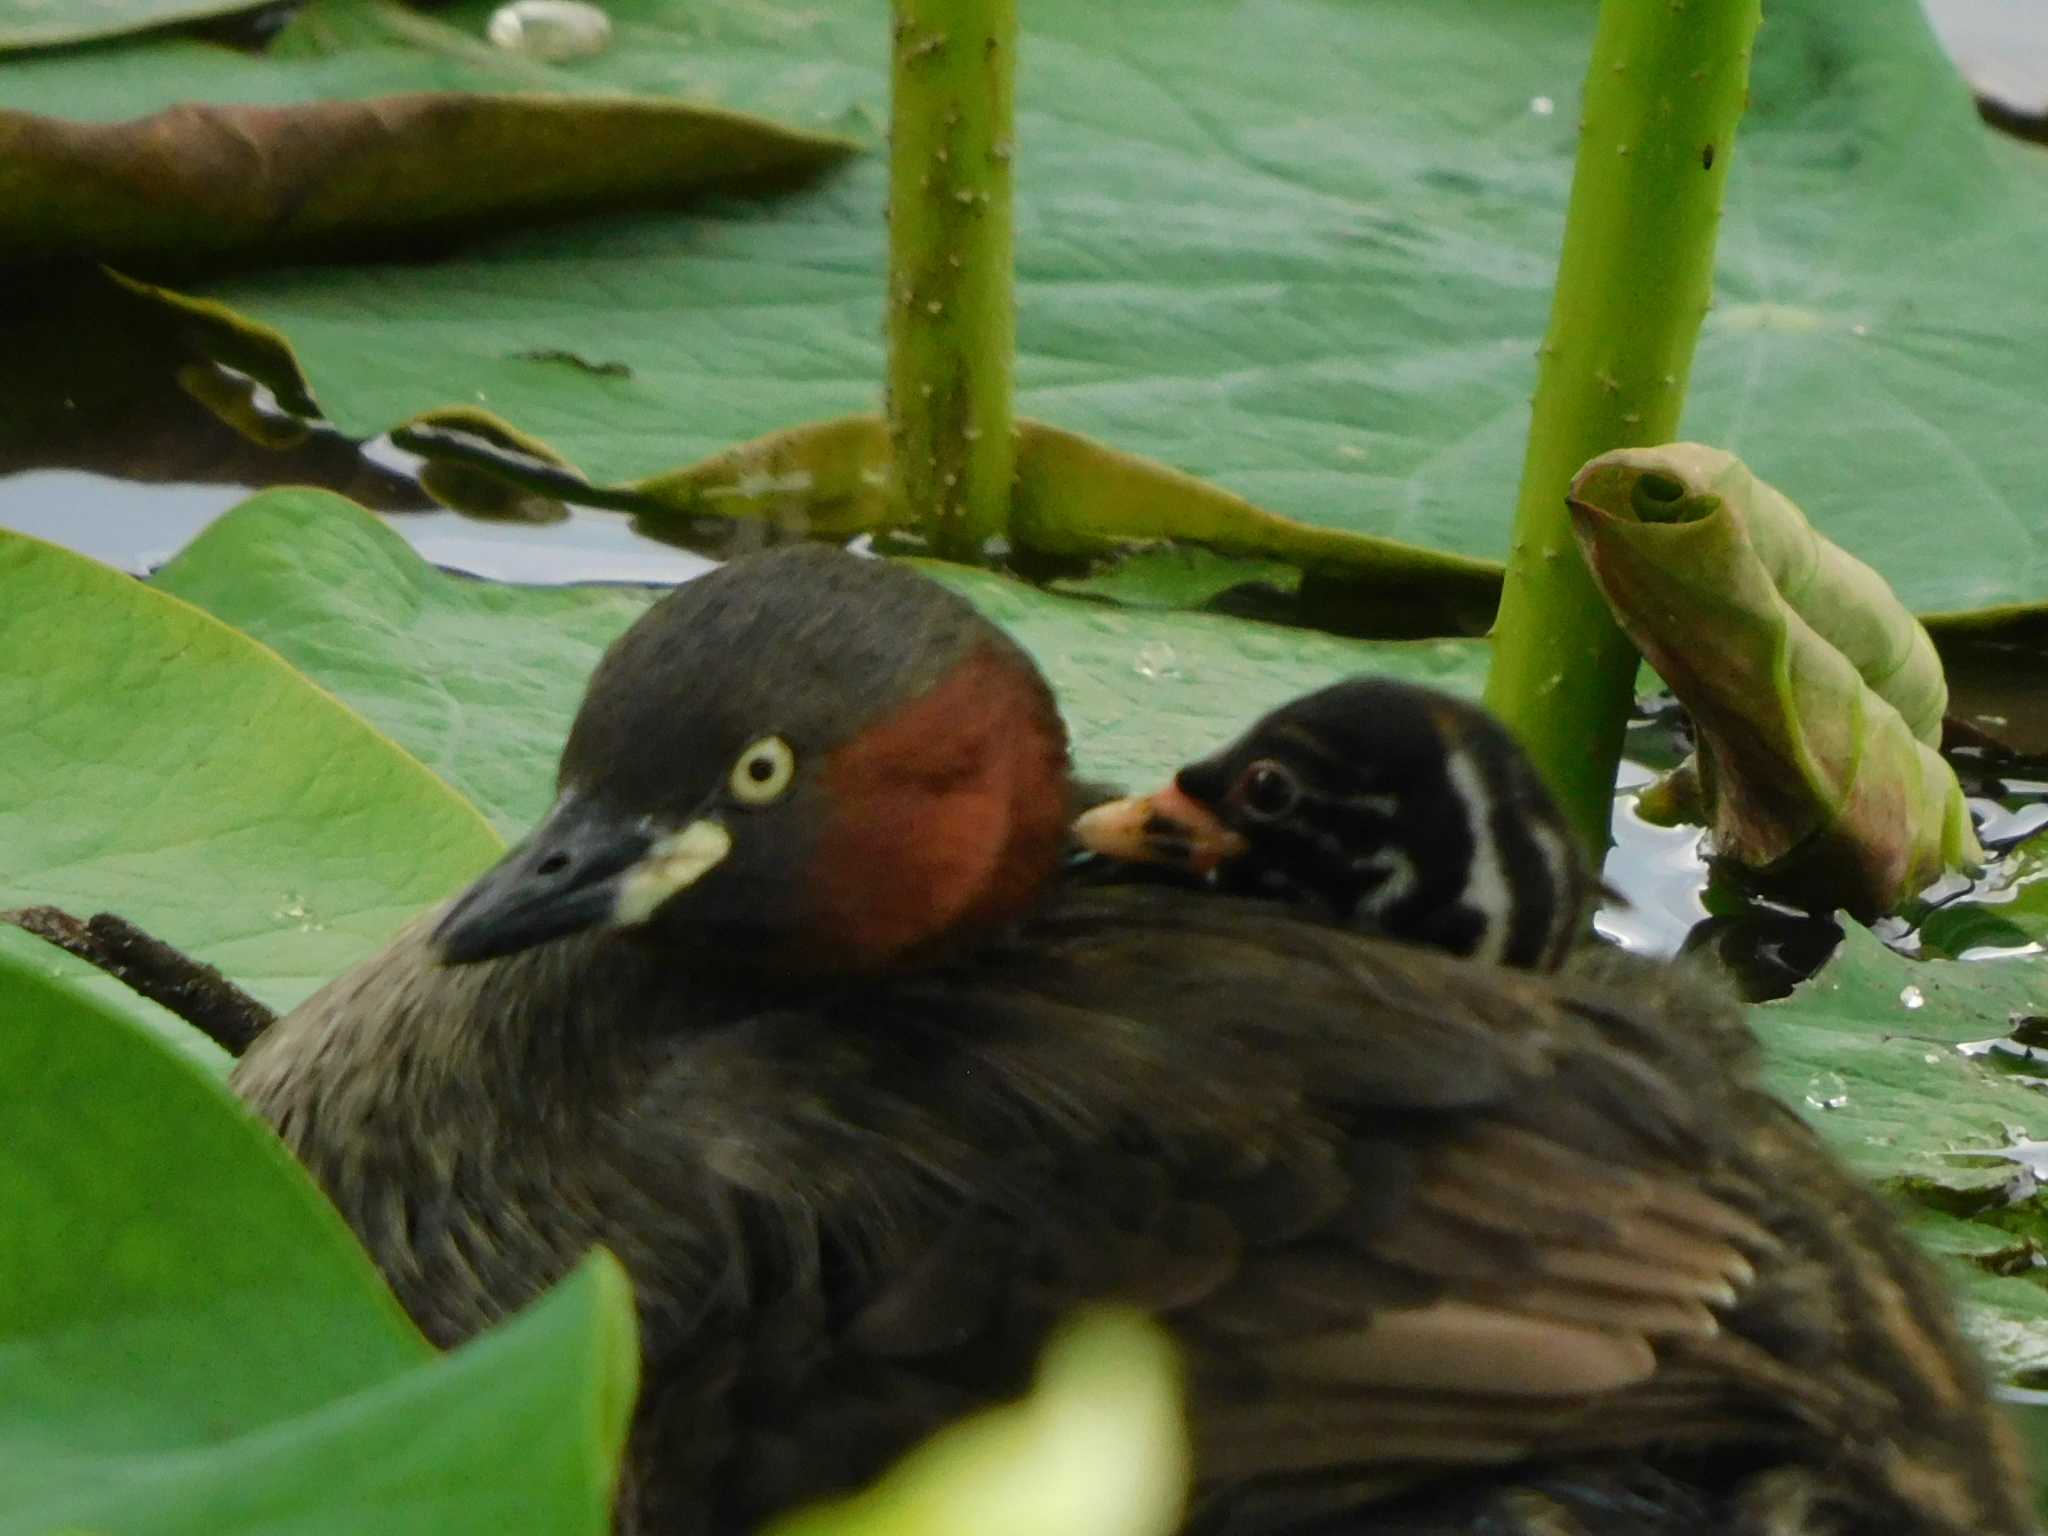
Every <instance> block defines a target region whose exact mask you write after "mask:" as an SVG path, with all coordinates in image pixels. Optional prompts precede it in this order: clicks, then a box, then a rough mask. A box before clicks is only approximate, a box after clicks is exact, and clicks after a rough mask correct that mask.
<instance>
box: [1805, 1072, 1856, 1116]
mask: <svg viewBox="0 0 2048 1536" xmlns="http://www.w3.org/2000/svg"><path fill="white" fill-rule="evenodd" d="M1806 1102H1807V1103H1809V1104H1811V1105H1812V1106H1813V1107H1814V1108H1815V1109H1847V1108H1848V1107H1849V1085H1848V1084H1847V1083H1845V1082H1844V1081H1842V1074H1841V1073H1839V1072H1816V1073H1814V1075H1813V1076H1812V1077H1809V1078H1808V1079H1807V1080H1806Z"/></svg>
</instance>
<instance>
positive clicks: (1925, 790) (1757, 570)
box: [1571, 443, 1983, 916]
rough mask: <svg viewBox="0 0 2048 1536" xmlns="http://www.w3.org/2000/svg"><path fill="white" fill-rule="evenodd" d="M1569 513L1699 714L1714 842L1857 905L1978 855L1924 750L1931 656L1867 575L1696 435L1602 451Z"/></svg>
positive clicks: (1641, 635)
mask: <svg viewBox="0 0 2048 1536" xmlns="http://www.w3.org/2000/svg"><path fill="white" fill-rule="evenodd" d="M1571 511H1572V520H1573V530H1574V532H1575V533H1576V534H1577V535H1578V540H1579V547H1580V549H1581V550H1582V551H1583V552H1584V554H1585V557H1586V564H1587V565H1588V566H1589V567H1590V568H1591V570H1592V572H1593V578H1594V580H1595V581H1596V582H1597V583H1598V584H1599V587H1600V590H1601V592H1602V593H1603V594H1604V595H1605V596H1606V598H1607V602H1608V605H1609V606H1610V607H1611V608H1612V609H1613V610H1614V615H1615V617H1616V619H1617V620H1619V621H1620V623H1621V627H1622V628H1623V629H1624V630H1625V631H1627V633H1628V636H1629V638H1630V639H1631V640H1633V641H1634V642H1635V645H1636V647H1637V649H1638V650H1640V651H1641V652H1642V653H1643V655H1644V657H1645V658H1646V659H1647V660H1648V661H1649V662H1650V664H1651V665H1652V666H1654V667H1655V668H1656V669H1657V671H1658V674H1659V675H1660V676H1662V677H1663V679H1664V681H1665V682H1666V683H1668V684H1669V685H1670V687H1671V690H1672V692H1674V693H1676V694H1677V695H1678V697H1679V699H1680V701H1681V702H1682V703H1684V705H1685V706H1686V708H1687V709H1688V710H1689V711H1691V713H1692V717H1693V720H1694V721H1695V723H1696V724H1697V725H1698V727H1699V731H1700V755H1699V758H1698V770H1697V771H1698V783H1699V788H1700V791H1701V792H1702V794H1703V796H1704V798H1705V801H1706V810H1707V813H1708V815H1709V817H1710V818H1711V824H1712V827H1713V833H1714V848H1715V852H1716V854H1717V855H1718V856H1719V857H1721V858H1724V859H1728V860H1732V861H1734V862H1735V863H1737V864H1739V865H1741V866H1742V867H1743V868H1745V869H1748V870H1750V871H1751V872H1753V873H1754V874H1755V875H1756V876H1757V878H1758V879H1760V880H1762V881H1764V882H1766V883H1768V884H1770V885H1771V886H1773V887H1774V888H1783V889H1789V890H1792V891H1794V892H1795V893H1798V894H1800V895H1802V896H1803V897H1805V898H1806V899H1807V900H1809V901H1810V902H1817V903H1818V904H1819V905H1820V906H1821V908H1822V910H1827V909H1830V908H1833V907H1837V906H1842V907H1847V908H1849V909H1851V910H1853V911H1857V912H1861V913H1863V914H1864V915H1866V916H1868V915H1872V914H1874V913H1877V912H1883V911H1889V910H1890V909H1891V908H1892V907H1894V906H1896V905H1897V904H1898V903H1899V901H1900V900H1901V899H1903V898H1904V897H1905V896H1907V895H1908V894H1910V893H1911V892H1913V891H1916V890H1918V889H1920V888H1921V887H1922V886H1924V885H1926V884H1927V883H1928V882H1929V881H1931V880H1933V879H1934V878H1935V877H1936V876H1937V875H1939V874H1941V873H1942V872H1943V870H1945V869H1949V868H1953V867H1955V866H1957V865H1959V864H1964V863H1974V862H1976V861H1977V860H1979V859H1981V858H1982V856H1983V850H1982V849H1981V848H1979V847H1978V846H1977V838H1976V834H1975V833H1974V832H1973V831H1972V830H1971V827H1970V816H1969V810H1968V808H1967V807H1966V806H1965V805H1964V803H1963V792H1962V787H1961V786H1960V785H1959V784H1957V782H1956V777H1955V774H1954V773H1953V772H1952V771H1951V770H1950V769H1949V767H1948V765H1947V764H1946V763H1944V762H1943V761H1942V760H1941V756H1940V754H1939V753H1938V752H1937V751H1936V750H1935V748H1936V745H1937V744H1938V743H1939V742H1940V740H1941V719H1942V712H1943V709H1944V706H1945V705H1946V703H1947V700H1948V690H1947V688H1946V686H1945V685H1944V684H1943V682H1942V676H1941V662H1940V660H1939V658H1937V657H1936V655H1935V654H1934V646H1933V643H1932V642H1931V641H1930V640H1929V639H1928V638H1927V632H1926V630H1924V629H1922V628H1921V626H1920V625H1919V624H1918V623H1917V622H1916V621H1915V620H1914V618H1913V616H1912V615H1911V614H1910V613H1908V612H1907V611H1906V610H1905V608H1904V607H1903V606H1902V605H1901V604H1900V603H1899V601H1898V599H1897V598H1895V597H1894V596H1893V595H1892V593H1891V591H1890V589H1889V588H1887V587H1886V586H1885V583H1884V579H1883V578H1882V577H1880V576H1879V575H1878V574H1877V573H1876V572H1875V571H1873V570H1871V569H1870V567H1869V566H1867V565H1864V564H1863V563H1862V562H1861V561H1859V560H1856V559H1855V558H1853V557H1852V556H1850V555H1848V554H1847V553H1845V552H1844V551H1843V550H1841V549H1839V548H1837V547H1835V546H1834V545H1832V544H1829V543H1828V542H1827V541H1826V540H1824V539H1822V538H1820V537H1819V536H1818V535H1816V534H1815V533H1814V531H1813V529H1812V527H1811V526H1810V525H1809V524H1808V523H1807V521H1806V519H1805V517H1804V516H1802V515H1801V513H1800V511H1799V509H1798V508H1797V507H1795V506H1794V505H1793V504H1792V503H1791V502H1790V501H1788V500H1787V499H1786V498H1785V497H1784V496H1782V495H1781V494H1779V493H1778V492H1777V491H1776V490H1773V489H1772V488H1771V487H1770V486H1768V485H1766V484H1764V483H1763V482H1762V481H1760V480H1758V479H1757V478H1756V477H1755V476H1753V475H1752V474H1750V472H1749V470H1748V468H1747V467H1746V466H1745V465H1744V464H1743V463H1742V462H1741V461H1740V460H1739V459H1737V458H1735V457H1734V456H1733V455H1732V454H1728V453H1724V452H1722V451H1721V450H1719V449H1717V448H1705V447H1701V446H1700V445H1698V444H1696V443H1677V444H1672V445H1669V446H1666V447H1662V448H1624V449H1619V450H1617V451H1615V452H1613V453H1607V454H1602V455H1601V456H1600V457H1599V458H1597V459H1594V460H1593V461H1592V462H1591V463H1589V464H1588V465H1586V467H1585V468H1584V469H1582V470H1581V471H1580V472H1579V475H1578V478H1577V479H1576V480H1574V481H1573V482H1572V490H1571Z"/></svg>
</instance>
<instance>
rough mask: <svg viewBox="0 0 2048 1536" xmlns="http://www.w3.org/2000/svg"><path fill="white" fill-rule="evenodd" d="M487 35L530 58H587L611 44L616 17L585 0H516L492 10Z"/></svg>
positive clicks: (502, 45) (555, 59) (550, 60)
mask: <svg viewBox="0 0 2048 1536" xmlns="http://www.w3.org/2000/svg"><path fill="white" fill-rule="evenodd" d="M484 35H485V36H486V37H488V38H489V39H490V40H491V41H492V42H493V43H495V44H496V45H497V46H498V47H500V48H502V49H504V50H505V51H506V52H507V53H517V54H523V55H525V56H526V57H527V58H529V59H540V60H543V61H546V62H554V61H557V60H561V59H587V58H589V57H591V56H592V55H593V54H599V53H603V52H604V50H605V49H606V48H607V47H608V46H610V44H611V40H612V19H611V17H609V16H607V15H605V13H604V12H603V11H601V10H599V9H598V8H597V7H596V6H594V5H586V4H584V3H583V0H512V3H511V4H510V5H501V6H499V7H498V8H497V9H496V10H495V11H493V12H491V19H490V22H489V24H488V25H487V26H486V27H485V28H484Z"/></svg>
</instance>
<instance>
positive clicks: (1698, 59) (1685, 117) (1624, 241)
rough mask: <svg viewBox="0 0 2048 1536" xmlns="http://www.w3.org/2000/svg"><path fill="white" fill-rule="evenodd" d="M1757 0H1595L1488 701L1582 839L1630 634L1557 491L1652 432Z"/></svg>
mask: <svg viewBox="0 0 2048 1536" xmlns="http://www.w3.org/2000/svg"><path fill="white" fill-rule="evenodd" d="M1759 19H1760V17H1759V11H1758V3H1757V0H1602V4H1601V7H1600V24H1599V29H1598V32H1597V35H1596V36H1595V38H1594V41H1593V63H1592V67H1591V68H1590V69H1589V70H1588V71H1587V75H1586V92H1585V103H1584V116H1583V118H1582V120H1581V125H1580V135H1579V158H1578V166H1577V169H1576V170H1575V172H1574V173H1573V177H1572V198H1571V211H1570V213H1569V215H1568V217H1567V219H1566V223H1565V235H1564V255H1563V257H1562V259H1561V260H1560V262H1559V264H1558V273H1557V292H1556V295H1555V297H1554V299H1553V300H1552V304H1551V314H1550V329H1549V332H1548V333H1547V334H1546V336H1545V337H1544V341H1543V355H1542V367H1541V370H1540V374H1539V377H1538V381H1537V385H1536V398H1535V418H1534V420H1533V421H1532V422H1531V423H1530V427H1529V450H1528V455H1527V457H1526V458H1525V459H1524V461H1523V464H1522V489H1521V495H1520V498H1519V499H1518V501H1517V502H1516V505H1515V535H1514V545H1513V549H1512V552H1511V553H1510V555H1509V557H1508V572H1507V583H1506V586H1505V588H1504V589H1503V590H1502V593H1501V605H1500V618H1499V620H1498V622H1497V623H1496V625H1495V628H1494V654H1493V670H1492V673H1491V675H1490V676H1489V677H1488V678H1487V682H1486V702H1487V703H1488V704H1490V705H1491V706H1492V707H1493V708H1494V709H1495V710H1496V711H1497V712H1498V713H1499V714H1500V715H1501V716H1502V717H1503V718H1504V719H1505V720H1506V721H1507V723H1508V725H1509V727H1510V728H1511V729H1513V731H1514V732H1515V734H1516V735H1517V736H1519V737H1520V738H1521V740H1522V742H1523V744H1524V745H1525V746H1527V747H1528V749H1529V752H1530V754H1531V755H1532V756H1533V757H1534V758H1535V760H1536V763H1537V766H1538V767H1539V768H1540V769H1541V771H1542V773H1543V776H1544V778H1545V779H1546V780H1547V781H1548V782H1549V784H1550V786H1551V788H1552V790H1553V791H1554V792H1555V793H1556V794H1557V796H1558V798H1559V800H1560V802H1561V803H1562V804H1563V805H1564V807H1565V810H1566V813H1567V814H1568V815H1569V816H1570V818H1571V820H1572V823H1573V825H1575V826H1576V827H1577V828H1578V829H1579V831H1580V834H1581V835H1582V836H1583V837H1584V839H1585V841H1586V845H1587V847H1588V848H1590V849H1593V850H1595V851H1596V852H1597V851H1599V850H1601V849H1604V848H1605V847H1606V846H1607V836H1608V815H1609V808H1610V805H1611V802H1612V797H1613V786H1614V771H1615V767H1616V765H1617V764H1618V763H1619V762H1620V759H1621V741H1622V732H1623V730H1624V728H1625V726H1626V724H1627V720H1628V711H1629V704H1630V696H1631V691H1632V688H1633V684H1634V679H1635V671H1636V653H1635V650H1634V648H1633V647H1632V646H1630V644H1629V643H1628V640H1627V639H1626V638H1625V637H1624V636H1623V635H1622V633H1621V631H1620V629H1619V628H1617V627H1616V625H1615V623H1614V620H1613V618H1612V617H1611V616H1610V614H1609V613H1608V610H1607V604H1606V602H1605V601H1604V600H1603V599H1602V598H1601V596H1600V593H1599V592H1598V590H1597V589H1596V588H1595V587H1594V585H1593V581H1592V578H1591V577H1590V576H1588V575H1587V574H1586V568H1585V566H1584V564H1583V563H1582V562H1581V560H1580V558H1579V552H1578V548H1577V546H1576V544H1575V543H1574V541H1573V538H1572V529H1571V520H1570V517H1569V515H1568V513H1567V512H1566V510H1565V491H1566V489H1567V488H1568V487H1569V486H1570V485H1571V481H1572V476H1573V475H1574V474H1575V473H1576V472H1577V471H1578V469H1579V466H1580V465H1582V464H1584V463H1585V462H1586V461H1587V460H1588V459H1590V458H1592V457H1594V456H1595V455H1596V454H1601V453H1605V452H1606V451H1607V450H1609V449H1610V448H1621V447H1629V446H1633V445H1638V444H1649V443H1661V442H1668V441H1669V440H1670V439H1672V438H1673V437H1675V436H1676V435H1677V431H1678V415H1679V410H1680V408H1681V407H1682V406H1683V405H1684V403H1685V386H1686V379H1687V376H1688V374H1689V373H1690V372H1691V369H1692V354H1693V347H1694V344H1695V343H1696V342H1697V341H1698V340H1699V330H1700V321H1701V319H1702V318H1703V317H1704V316H1705V314H1706V311H1707V305H1708V301H1709V299H1710V298H1711V296H1712V293H1713V278H1714V236H1715V233H1716V231H1717V229H1718V227H1719V225H1720V219H1721V193H1722V186H1723V183H1724V182H1725V180H1726V178H1727V174H1728V162H1729V159H1730V150H1731V148H1732V147H1733V140H1734V137H1735V124H1736V122H1737V120H1738V119H1739V118H1740V117H1741V115H1742V106H1743V100H1744V97H1745V95H1746V93H1747V89H1748V83H1749V50H1750V44H1751V42H1752V41H1753V40H1754V38H1755V36H1756V29H1757V23H1758V21H1759Z"/></svg>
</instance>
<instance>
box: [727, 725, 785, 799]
mask: <svg viewBox="0 0 2048 1536" xmlns="http://www.w3.org/2000/svg"><path fill="white" fill-rule="evenodd" d="M795 777H796V753H795V752H794V751H792V750H791V749H790V745H789V743H788V742H786V741H784V740H783V739H782V738H781V737H780V736H763V737H762V738H761V739H760V740H759V741H757V742H755V743H754V744H753V745H752V746H751V747H749V748H747V750H746V751H744V752H742V753H741V754H740V755H739V757H738V759H737V760H736V761H735V762H734V763H733V765H732V773H731V774H730V775H729V776H728V777H727V779H726V784H727V787H728V788H730V789H731V790H732V794H733V798H734V799H735V800H737V801H739V802H740V803H741V804H742V805H766V804H767V803H768V802H769V801H771V800H778V799H780V798H781V797H782V794H783V792H784V791H785V790H787V789H788V788H789V783H790V780H791V779H794V778H795Z"/></svg>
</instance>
